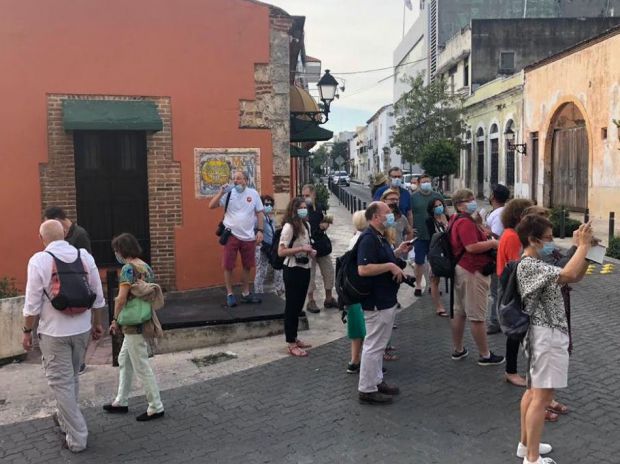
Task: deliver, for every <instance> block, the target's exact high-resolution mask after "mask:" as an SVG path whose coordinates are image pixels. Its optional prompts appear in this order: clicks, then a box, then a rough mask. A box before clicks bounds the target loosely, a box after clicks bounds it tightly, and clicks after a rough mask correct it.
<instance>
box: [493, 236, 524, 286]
mask: <svg viewBox="0 0 620 464" xmlns="http://www.w3.org/2000/svg"><path fill="white" fill-rule="evenodd" d="M522 248H523V247H522V246H521V240H519V235H518V234H517V232H516V231H515V230H514V229H505V230H504V233H503V234H502V236H501V238H500V239H499V247H498V248H497V275H498V276H501V275H502V272H504V268H505V267H506V264H508V263H509V262H510V261H515V260H517V259H519V258H520V257H521V250H522Z"/></svg>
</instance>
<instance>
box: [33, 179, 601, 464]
mask: <svg viewBox="0 0 620 464" xmlns="http://www.w3.org/2000/svg"><path fill="white" fill-rule="evenodd" d="M388 175H389V179H388V178H386V177H385V175H383V178H381V177H379V178H378V179H377V180H376V182H375V185H374V187H373V192H372V194H373V199H374V201H373V202H372V203H370V204H369V205H368V206H367V208H366V209H365V210H364V211H357V212H355V213H354V214H353V226H354V228H355V230H354V233H353V236H352V237H351V240H350V242H349V244H348V250H355V252H356V256H355V260H356V264H357V273H358V274H359V277H360V278H362V279H365V281H366V282H367V283H368V288H369V289H370V290H369V292H368V294H367V295H366V296H364V298H363V299H361V301H359V302H357V303H355V304H351V305H347V306H346V308H344V309H345V310H346V319H347V320H346V322H347V335H348V337H349V339H350V340H351V357H350V360H349V361H348V363H347V367H346V371H347V372H348V373H351V374H358V375H359V380H358V387H357V389H358V391H357V397H358V399H359V401H360V402H361V403H363V404H389V403H391V402H392V401H393V397H394V396H395V395H398V394H399V391H400V390H399V388H398V387H397V386H396V385H391V384H388V383H386V382H385V381H384V378H383V375H384V372H385V368H384V367H383V361H385V360H394V359H397V356H395V355H394V353H393V349H392V347H391V343H390V340H391V336H392V330H393V328H394V324H395V317H396V313H397V311H398V309H399V308H400V307H401V306H400V304H399V302H398V298H397V295H398V291H399V288H400V285H401V283H403V282H407V283H409V284H410V285H412V286H414V288H413V289H412V290H411V291H412V292H413V293H414V295H415V296H417V297H422V296H423V295H424V294H425V290H426V289H425V288H424V287H423V282H424V281H426V282H427V286H428V291H429V292H430V295H431V298H432V302H433V307H434V309H435V313H436V314H437V316H440V317H445V318H448V317H450V327H451V335H452V345H453V350H452V354H451V358H452V359H453V360H454V361H457V362H459V361H462V360H463V359H465V358H466V357H467V356H468V354H469V351H468V349H467V347H466V346H465V343H464V332H465V328H466V326H467V325H469V328H470V331H471V335H472V338H473V340H474V342H475V344H476V348H477V351H478V359H477V363H478V364H479V365H480V366H495V365H500V364H503V363H504V362H506V369H505V380H506V381H507V382H509V383H510V384H512V385H515V386H518V387H527V389H526V391H525V393H524V395H523V399H522V401H521V437H520V442H519V443H518V446H517V455H518V456H519V457H522V458H523V462H524V464H531V463H538V464H541V463H542V464H545V463H550V462H553V461H552V460H550V459H548V458H542V457H541V455H542V454H547V453H549V452H550V451H551V446H550V445H548V444H546V443H541V441H540V440H541V436H542V431H543V425H544V422H545V421H556V420H558V417H559V415H561V414H565V413H566V412H567V411H568V407H567V406H566V405H563V404H561V403H559V402H557V401H556V400H554V390H555V389H558V388H564V387H566V386H567V373H568V359H569V352H570V349H571V342H570V341H571V339H570V287H569V286H568V285H569V284H571V283H574V282H577V281H579V280H581V279H582V278H583V276H584V274H585V270H586V254H587V252H588V250H589V247H590V246H591V244H592V243H593V237H592V229H591V226H590V224H585V225H582V226H581V227H580V228H579V230H578V231H576V233H575V235H574V246H573V247H572V248H571V249H569V250H568V251H567V252H565V253H561V252H560V251H559V250H558V249H557V248H556V247H555V246H554V244H553V235H552V225H551V223H550V222H549V219H548V212H547V211H546V210H545V209H544V208H541V207H538V206H535V205H534V204H533V203H532V202H531V201H529V200H526V199H512V200H510V199H509V198H510V191H509V190H508V189H507V188H506V187H505V186H502V185H497V186H494V187H493V189H492V192H491V196H490V202H491V206H492V211H491V212H490V213H489V214H487V215H485V214H483V213H484V212H483V211H481V209H480V208H479V205H478V202H477V200H476V198H475V196H474V194H473V192H471V191H470V190H467V189H463V190H459V191H456V192H454V194H453V195H452V197H451V207H452V209H453V212H452V214H451V211H449V206H448V204H447V202H446V199H444V198H443V196H442V195H440V194H439V193H437V192H434V191H433V189H432V184H431V179H430V178H429V177H428V176H426V175H421V176H420V177H419V178H418V179H417V182H416V183H415V188H414V193H410V191H409V190H407V189H405V188H403V187H402V177H403V173H402V171H401V170H400V169H398V168H392V169H390V171H389V173H388ZM248 182H249V178H248V175H247V174H246V173H244V172H241V171H240V172H235V173H234V176H233V178H232V185H225V186H223V187H222V188H221V189H220V191H219V192H218V194H217V195H215V196H214V197H213V199H212V200H211V202H210V205H209V206H210V208H212V209H215V208H218V207H223V208H224V215H223V219H222V222H221V224H220V226H219V227H218V231H217V234H218V236H219V237H220V238H219V242H220V244H221V245H222V269H223V271H224V281H225V284H226V290H227V295H226V305H227V306H228V307H230V308H234V307H235V306H236V305H237V304H238V303H237V296H236V295H235V294H234V287H233V281H232V272H233V270H234V268H235V265H236V263H237V260H238V257H239V256H240V258H241V259H240V261H241V265H242V274H241V275H242V288H241V295H240V296H239V299H240V301H241V302H242V303H245V304H258V303H260V302H261V297H262V294H263V293H264V292H265V289H266V282H267V280H268V277H269V275H271V276H272V279H271V280H272V282H273V292H275V293H276V294H278V295H281V296H284V299H285V309H284V336H285V342H286V346H287V350H288V353H289V354H290V355H291V356H294V357H306V356H308V355H309V352H308V348H310V347H311V345H310V344H309V343H307V342H306V341H302V340H300V339H299V337H298V324H299V317H300V315H301V314H302V312H303V311H304V308H305V310H306V311H307V312H309V313H318V312H320V311H321V308H320V307H319V305H318V304H317V301H316V285H315V280H316V278H317V275H316V274H317V270H319V271H320V273H321V276H322V280H323V286H324V289H325V299H324V301H323V307H324V308H338V307H339V305H338V302H337V300H336V296H335V295H334V293H335V290H334V286H335V282H334V276H335V270H334V261H333V259H332V258H333V257H332V244H331V240H330V238H329V236H328V230H329V227H330V224H331V223H332V218H331V217H329V216H328V215H327V214H326V210H327V205H324V204H321V202H320V201H319V200H318V198H317V191H316V188H315V186H314V185H305V186H304V187H303V189H302V195H301V196H298V197H294V198H292V199H291V200H290V201H289V203H288V205H287V207H286V210H285V214H284V216H283V218H282V221H281V223H280V224H278V223H277V220H276V217H275V209H276V205H275V201H274V198H273V197H272V196H270V195H263V196H260V195H259V194H258V192H257V191H256V190H254V189H252V188H251V187H250V186H249V185H248ZM44 219H45V220H44V222H43V223H42V225H41V228H40V236H41V239H42V242H43V245H44V251H42V252H38V253H36V254H35V255H34V256H33V257H32V258H31V260H30V262H29V264H28V281H27V288H26V302H25V307H24V335H23V345H24V348H25V349H27V350H29V349H31V348H32V343H33V342H32V333H33V328H34V326H35V324H37V323H38V330H37V334H38V335H37V336H38V338H39V345H40V348H41V351H42V355H43V365H44V369H45V375H46V377H47V379H48V384H49V386H50V388H51V390H52V392H53V393H54V395H55V397H56V400H57V404H58V412H57V414H55V416H54V420H55V422H56V423H57V425H58V426H59V427H60V428H61V430H62V431H63V432H64V434H65V441H64V446H66V447H67V448H69V449H70V450H72V451H74V452H79V451H81V450H83V449H85V447H86V441H87V436H88V432H87V428H86V423H85V421H84V418H83V416H82V414H81V412H80V409H79V406H78V391H79V389H78V377H77V376H78V373H79V371H80V369H81V366H82V365H83V364H84V357H85V351H86V346H87V344H88V341H89V338H90V337H91V336H92V337H93V338H95V339H97V338H100V337H101V335H102V333H103V329H102V324H101V314H100V312H101V311H100V310H99V309H98V308H103V307H104V306H105V301H104V298H103V292H102V285H101V281H100V279H99V273H98V271H97V268H96V266H95V263H94V259H93V257H92V256H91V254H90V253H89V246H90V244H89V243H87V241H85V239H87V237H88V235H87V234H86V232H85V231H83V229H81V228H79V226H77V225H76V224H74V223H72V222H71V221H69V220H68V219H67V218H66V215H65V214H64V212H63V211H62V210H61V209H60V208H51V209H48V210H46V212H45V218H44ZM442 233H445V234H447V236H448V237H449V243H450V246H451V249H452V252H453V254H454V257H455V261H456V264H455V269H454V275H453V282H452V284H453V286H454V305H453V308H450V311H447V309H446V307H445V305H444V302H443V298H442V293H441V285H440V278H439V277H437V276H435V275H434V274H433V272H432V269H429V266H428V264H427V256H428V253H429V249H430V247H431V238H432V237H433V236H434V235H435V234H442ZM72 241H73V242H74V245H75V246H74V245H73V244H71V242H72ZM112 248H113V250H114V253H115V256H116V258H117V260H118V262H119V263H120V264H121V266H122V268H121V272H120V280H119V282H120V284H119V291H118V296H117V298H116V299H115V305H114V318H113V320H112V321H111V324H110V332H111V333H112V334H116V333H118V332H121V331H122V333H123V334H124V341H123V345H122V348H121V351H120V354H119V358H118V361H119V366H120V370H119V384H118V391H117V394H116V396H115V398H114V400H113V401H111V402H110V403H109V404H106V405H104V406H103V409H104V411H106V412H107V413H127V412H128V410H129V408H128V394H129V391H130V388H131V383H132V380H133V377H134V374H135V375H136V376H137V377H138V378H139V379H140V381H141V383H142V386H143V388H144V391H145V393H146V399H147V403H148V406H147V410H146V412H144V413H142V414H140V415H139V416H137V418H136V419H137V420H138V421H149V420H154V419H158V418H161V417H163V415H164V406H163V404H162V402H161V399H160V395H159V389H158V386H157V382H156V379H155V376H154V374H153V371H152V369H151V366H150V363H149V360H148V350H147V338H149V337H157V336H161V333H162V331H161V326H160V325H159V321H158V320H157V316H156V312H155V310H157V309H158V308H159V307H161V306H163V295H162V293H161V288H160V287H159V286H158V285H157V284H156V282H155V277H154V272H153V270H152V269H151V268H150V266H149V265H148V263H146V262H144V261H143V260H141V259H140V256H141V249H140V245H139V243H138V241H137V240H136V238H135V237H133V236H132V235H131V234H127V233H124V234H121V235H119V236H117V237H115V238H114V240H113V241H112ZM274 249H275V250H277V251H276V254H277V256H275V257H274ZM274 258H278V259H280V260H281V262H282V265H281V268H280V266H275V265H274ZM411 258H413V259H412V260H411V261H412V262H411V264H412V265H413V272H414V275H407V273H406V269H407V266H408V262H410V259H411ZM513 261H518V264H517V268H516V269H517V271H516V275H517V282H518V291H519V294H520V295H521V298H522V301H523V307H524V310H525V312H526V313H527V314H528V315H529V318H530V327H529V330H528V331H527V333H526V334H522V335H521V336H518V337H515V336H508V337H506V352H505V358H504V356H501V355H498V354H496V353H493V352H492V351H491V350H490V349H489V343H488V338H487V337H488V336H490V335H493V334H495V333H499V332H500V328H501V324H500V322H501V319H500V317H499V314H498V308H499V299H500V298H499V296H501V292H500V289H501V285H500V281H501V280H500V278H501V276H502V274H503V273H504V270H505V269H506V268H507V266H508V263H510V262H513ZM76 263H78V268H77V271H76V268H73V271H71V272H74V273H76V274H79V273H82V274H84V275H86V276H87V279H86V281H87V284H88V285H87V287H88V288H89V290H90V291H91V293H92V300H91V302H90V305H89V306H88V307H87V308H81V307H80V306H79V305H77V306H76V304H72V303H69V306H72V305H73V306H72V307H71V308H69V309H71V310H76V311H75V314H72V317H71V319H70V321H69V322H67V321H66V320H65V319H64V318H66V317H67V316H66V314H67V313H63V311H59V310H58V309H59V308H58V307H57V303H58V299H59V296H58V293H59V292H60V293H62V291H59V287H60V288H63V287H64V288H68V287H69V286H70V285H73V284H72V283H71V282H69V281H63V280H62V279H63V277H62V276H61V275H62V274H63V272H65V273H66V272H67V271H66V269H68V268H67V266H71V265H75V264H76ZM65 268H66V269H65ZM253 268H256V273H255V278H254V285H253V289H252V288H251V282H250V277H251V273H252V269H253ZM80 269H81V270H80ZM61 271H62V272H61ZM65 279H66V278H65ZM67 282H68V283H67ZM55 292H56V293H55ZM65 296H66V295H65ZM66 306H67V305H66V304H65V307H66ZM343 306H344V305H343ZM91 308H93V310H92V311H89V309H91ZM62 309H65V308H62ZM81 309H83V310H81ZM91 313H92V314H91ZM136 318H137V319H136ZM521 347H522V348H523V349H524V352H525V354H526V357H527V368H526V372H527V377H525V378H524V377H522V376H521V375H519V373H518V371H517V360H518V354H519V350H520V348H521Z"/></svg>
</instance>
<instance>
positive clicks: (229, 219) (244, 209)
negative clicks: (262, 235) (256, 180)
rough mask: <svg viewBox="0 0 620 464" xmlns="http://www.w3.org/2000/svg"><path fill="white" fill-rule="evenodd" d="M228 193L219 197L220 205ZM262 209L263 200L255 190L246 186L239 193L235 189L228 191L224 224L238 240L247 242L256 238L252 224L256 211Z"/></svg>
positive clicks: (224, 203) (224, 201) (223, 202)
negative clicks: (228, 198)
mask: <svg viewBox="0 0 620 464" xmlns="http://www.w3.org/2000/svg"><path fill="white" fill-rule="evenodd" d="M227 197H228V194H226V195H223V196H222V198H221V199H220V205H222V206H225V205H226V198H227ZM261 211H263V202H262V201H261V199H260V195H259V194H258V192H257V191H256V190H254V189H253V188H250V187H246V188H245V190H244V191H243V192H241V193H238V192H237V191H236V190H235V189H233V190H231V191H230V201H229V202H228V209H227V210H226V214H225V215H224V226H225V227H226V228H228V229H230V231H231V232H232V234H233V235H234V236H235V237H237V238H238V239H239V240H242V241H244V242H249V241H252V240H256V233H255V231H254V224H255V223H256V213H259V212H261Z"/></svg>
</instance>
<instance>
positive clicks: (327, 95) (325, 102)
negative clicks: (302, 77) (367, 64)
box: [291, 69, 338, 124]
mask: <svg viewBox="0 0 620 464" xmlns="http://www.w3.org/2000/svg"><path fill="white" fill-rule="evenodd" d="M317 87H318V89H319V98H320V100H321V103H320V104H319V105H318V107H319V111H291V117H292V118H296V119H302V120H303V119H305V120H308V119H310V120H311V121H312V122H313V123H314V124H325V123H326V122H327V121H328V120H329V107H330V105H331V103H332V102H333V101H334V98H336V97H337V96H338V95H336V90H337V88H338V81H337V80H336V79H335V78H334V76H332V75H331V74H330V73H329V69H326V70H325V74H323V77H321V79H319V82H318V83H317Z"/></svg>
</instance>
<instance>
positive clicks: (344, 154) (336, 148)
mask: <svg viewBox="0 0 620 464" xmlns="http://www.w3.org/2000/svg"><path fill="white" fill-rule="evenodd" d="M338 157H340V158H342V159H343V160H344V163H343V164H342V165H341V166H338V164H337V163H336V160H337V159H338ZM331 158H332V168H333V169H344V167H345V166H346V165H347V162H348V161H349V144H348V143H347V142H337V143H335V144H334V145H333V146H332V152H331Z"/></svg>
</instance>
